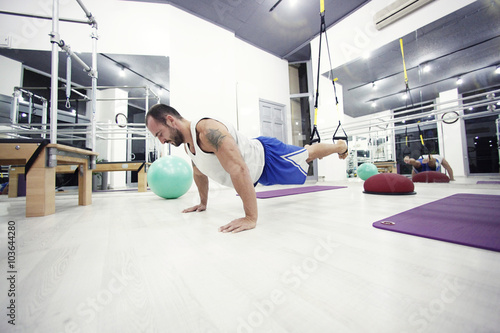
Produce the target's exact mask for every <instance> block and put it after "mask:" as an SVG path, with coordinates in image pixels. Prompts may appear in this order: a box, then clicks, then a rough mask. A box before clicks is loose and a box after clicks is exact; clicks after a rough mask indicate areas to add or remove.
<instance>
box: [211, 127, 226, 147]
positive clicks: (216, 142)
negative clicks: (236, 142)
mask: <svg viewBox="0 0 500 333" xmlns="http://www.w3.org/2000/svg"><path fill="white" fill-rule="evenodd" d="M225 137H226V136H225V135H222V133H221V132H220V131H219V130H218V129H209V130H208V133H207V139H208V142H210V144H211V145H212V146H214V147H215V150H217V151H218V150H219V147H220V145H221V143H222V139H224V138H225Z"/></svg>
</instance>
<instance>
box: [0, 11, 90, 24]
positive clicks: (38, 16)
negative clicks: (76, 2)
mask: <svg viewBox="0 0 500 333" xmlns="http://www.w3.org/2000/svg"><path fill="white" fill-rule="evenodd" d="M0 14H5V15H13V16H21V17H29V18H36V19H42V20H52V17H50V16H45V15H35V14H25V13H16V12H8V11H5V10H0ZM59 21H61V22H70V23H82V24H89V21H84V20H75V19H67V18H62V17H61V18H59Z"/></svg>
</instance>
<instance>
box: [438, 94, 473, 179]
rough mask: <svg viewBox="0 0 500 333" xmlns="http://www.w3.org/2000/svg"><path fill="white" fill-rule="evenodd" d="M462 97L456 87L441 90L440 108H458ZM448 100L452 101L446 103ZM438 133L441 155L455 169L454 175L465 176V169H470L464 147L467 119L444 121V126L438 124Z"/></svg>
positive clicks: (461, 112)
mask: <svg viewBox="0 0 500 333" xmlns="http://www.w3.org/2000/svg"><path fill="white" fill-rule="evenodd" d="M460 97H461V96H460V95H459V93H458V89H456V88H455V89H452V90H448V91H444V92H441V93H440V94H439V99H438V101H437V102H438V103H439V104H441V103H443V104H442V105H440V106H439V107H438V109H439V110H443V109H448V108H456V107H457V106H459V102H458V101H457V99H459V98H460ZM447 101H451V102H450V103H445V102H447ZM460 114H461V115H463V111H460ZM438 133H439V151H440V153H441V154H440V155H441V156H442V157H444V158H445V159H446V160H447V161H448V163H449V164H450V166H451V168H452V169H453V175H454V176H458V177H460V176H465V170H467V169H468V165H467V166H466V162H468V160H467V159H468V158H469V157H468V156H467V152H466V151H464V148H463V147H467V144H466V142H465V141H466V140H465V121H464V120H463V119H459V120H458V121H456V122H455V123H453V124H446V123H442V126H441V125H439V124H438ZM443 172H444V170H443Z"/></svg>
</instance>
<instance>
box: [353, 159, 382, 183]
mask: <svg viewBox="0 0 500 333" xmlns="http://www.w3.org/2000/svg"><path fill="white" fill-rule="evenodd" d="M357 172H358V177H359V178H361V179H363V180H367V179H368V178H370V177H371V176H373V175H376V174H378V169H377V166H376V165H375V164H373V163H363V164H361V165H360V166H359V167H358V171H357Z"/></svg>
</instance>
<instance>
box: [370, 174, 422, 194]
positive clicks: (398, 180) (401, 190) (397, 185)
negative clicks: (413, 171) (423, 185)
mask: <svg viewBox="0 0 500 333" xmlns="http://www.w3.org/2000/svg"><path fill="white" fill-rule="evenodd" d="M363 186H364V189H365V192H367V193H378V194H414V192H413V191H414V190H415V185H414V184H413V182H412V181H411V179H409V178H408V177H405V176H403V175H399V174H397V173H379V174H378V175H374V176H371V177H370V178H368V179H367V180H365V183H364V185H363Z"/></svg>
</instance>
